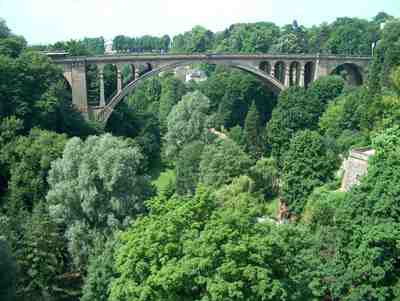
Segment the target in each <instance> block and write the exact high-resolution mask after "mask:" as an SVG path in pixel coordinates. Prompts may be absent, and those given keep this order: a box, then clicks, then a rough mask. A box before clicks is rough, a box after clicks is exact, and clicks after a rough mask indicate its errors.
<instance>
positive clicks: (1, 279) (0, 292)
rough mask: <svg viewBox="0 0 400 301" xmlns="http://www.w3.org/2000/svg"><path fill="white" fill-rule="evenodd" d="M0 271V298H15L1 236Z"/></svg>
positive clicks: (13, 276)
mask: <svg viewBox="0 0 400 301" xmlns="http://www.w3.org/2000/svg"><path fill="white" fill-rule="evenodd" d="M0 21H1V20H0ZM0 26H1V23H0ZM0 30H1V27H0ZM0 34H1V31H0ZM0 271H1V274H0V299H1V300H4V301H13V300H15V299H14V298H15V283H16V274H17V266H16V263H15V259H14V258H13V256H12V255H11V250H10V247H9V245H8V244H7V242H6V241H5V240H4V238H3V237H0Z"/></svg>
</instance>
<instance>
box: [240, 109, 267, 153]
mask: <svg viewBox="0 0 400 301" xmlns="http://www.w3.org/2000/svg"><path fill="white" fill-rule="evenodd" d="M262 134H263V128H262V126H261V118H260V114H259V113H258V111H257V107H256V105H255V103H254V102H253V104H252V105H251V107H250V110H249V111H248V112H247V115H246V120H245V122H244V135H245V139H246V150H247V152H248V153H249V154H250V155H251V156H252V157H253V158H256V159H258V158H260V157H261V156H262V155H263V153H264V141H263V135H262Z"/></svg>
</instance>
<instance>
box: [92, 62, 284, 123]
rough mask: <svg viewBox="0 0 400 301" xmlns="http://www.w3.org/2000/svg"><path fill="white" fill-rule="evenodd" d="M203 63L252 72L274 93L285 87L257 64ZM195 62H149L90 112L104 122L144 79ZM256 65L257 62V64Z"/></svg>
mask: <svg viewBox="0 0 400 301" xmlns="http://www.w3.org/2000/svg"><path fill="white" fill-rule="evenodd" d="M203 62H204V63H209V64H215V65H224V66H227V67H231V68H234V69H238V70H242V71H244V72H246V73H249V74H252V75H254V76H256V77H257V78H258V79H260V80H261V81H262V82H263V83H264V84H266V86H268V87H269V88H270V89H271V91H272V92H273V93H275V94H279V93H280V92H281V91H282V90H284V89H285V86H284V84H283V83H281V82H280V81H279V80H278V79H276V78H275V77H273V76H271V74H269V73H267V72H265V71H263V70H260V69H259V68H257V66H253V65H252V64H247V63H238V62H235V61H221V60H205V61H203ZM195 63H199V61H198V60H194V61H192V60H187V61H177V62H172V63H171V62H170V63H168V64H154V63H153V64H151V65H150V67H149V69H148V72H146V73H144V74H143V75H141V76H140V77H139V78H136V79H134V80H132V81H131V82H130V83H128V84H127V85H126V86H125V87H124V88H123V89H122V90H121V91H120V92H118V93H117V94H116V95H115V96H114V97H113V98H112V99H111V100H110V101H109V103H108V104H107V105H106V106H103V107H97V108H96V107H95V108H93V109H92V114H94V116H93V117H94V118H95V119H96V120H97V121H100V122H102V123H104V124H106V123H107V121H108V119H109V118H110V116H111V114H112V112H113V111H114V109H115V108H116V107H117V106H118V104H120V103H121V102H122V101H123V99H124V98H125V97H126V96H128V95H129V94H130V93H132V92H133V91H134V89H135V88H136V87H137V86H138V85H140V84H141V83H142V82H144V81H145V80H146V79H148V78H150V77H152V76H157V75H158V74H160V73H161V72H165V71H169V70H173V69H175V68H176V67H180V66H188V65H192V64H195ZM257 65H258V64H257Z"/></svg>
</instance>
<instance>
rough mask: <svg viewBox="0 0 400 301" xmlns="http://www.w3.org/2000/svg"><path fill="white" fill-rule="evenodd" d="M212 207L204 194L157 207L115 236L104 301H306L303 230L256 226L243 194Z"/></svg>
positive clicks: (249, 202)
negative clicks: (110, 276) (107, 297)
mask: <svg viewBox="0 0 400 301" xmlns="http://www.w3.org/2000/svg"><path fill="white" fill-rule="evenodd" d="M216 202H217V200H216V199H215V197H214V196H213V195H211V194H210V193H209V192H207V191H204V190H203V189H200V190H198V192H197V194H196V196H195V197H193V198H190V199H177V198H172V199H170V200H158V201H157V200H156V201H155V203H154V204H156V207H157V208H156V210H151V213H150V215H149V216H147V217H143V218H140V219H139V220H137V221H136V223H135V224H134V225H133V226H132V227H131V228H130V229H129V230H128V231H127V232H126V233H124V234H123V235H121V236H120V241H121V246H120V247H119V248H118V250H117V265H116V269H117V272H118V276H117V277H116V279H115V280H114V281H113V283H112V286H111V296H110V300H119V301H123V300H132V299H135V300H156V301H157V300H171V301H172V300H178V299H179V300H187V301H190V300H193V301H194V300H210V301H218V300H243V301H244V300H246V301H247V300H250V301H252V300H254V301H255V300H276V299H282V300H291V299H293V298H294V299H297V300H299V299H302V298H303V299H307V298H309V297H310V291H309V289H308V288H307V281H309V279H308V277H307V276H305V275H306V274H305V273H304V274H303V273H302V272H303V271H306V270H308V267H307V264H306V263H305V262H304V261H303V259H302V257H301V256H300V255H299V254H301V251H300V250H301V249H302V248H306V247H307V246H309V240H308V239H307V237H306V236H305V232H304V231H303V229H301V228H298V229H296V228H295V227H293V226H289V225H288V226H276V225H273V224H269V223H262V224H260V223H258V222H257V216H258V215H259V212H258V210H256V209H255V207H254V206H253V204H252V202H253V199H252V198H251V197H250V195H249V194H243V195H242V196H241V197H240V198H238V199H237V200H236V202H232V203H224V205H223V206H222V207H216V205H217V204H216ZM160 204H162V205H161V206H162V207H163V208H162V209H161V210H160V208H159V206H160ZM304 276H305V277H304Z"/></svg>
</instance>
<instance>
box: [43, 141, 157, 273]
mask: <svg viewBox="0 0 400 301" xmlns="http://www.w3.org/2000/svg"><path fill="white" fill-rule="evenodd" d="M142 160H143V155H142V154H141V152H140V149H139V148H138V147H137V146H136V144H135V142H134V141H132V140H128V139H126V140H123V139H121V138H116V137H113V136H111V135H109V134H107V135H104V136H101V137H97V136H91V137H89V138H88V139H87V140H86V141H84V142H83V141H81V140H80V139H79V138H72V139H70V140H69V141H68V143H67V145H66V147H65V150H64V153H63V157H62V158H61V159H58V160H56V161H55V162H53V164H52V169H51V171H50V173H49V178H48V181H49V184H50V190H49V192H48V194H47V201H48V202H49V203H50V212H51V214H52V216H53V218H55V219H56V220H57V221H58V222H60V223H62V224H64V225H66V226H67V233H66V235H67V236H68V237H69V248H70V251H71V252H72V255H75V256H74V260H75V261H76V262H75V263H76V264H77V266H79V267H84V266H85V263H84V262H85V261H86V260H87V256H88V248H89V246H90V245H91V243H92V242H93V240H94V239H95V237H96V235H97V232H99V233H103V232H104V233H111V232H112V230H115V229H117V228H121V227H124V226H126V225H127V224H128V223H129V222H130V221H131V220H132V219H133V218H134V217H135V215H137V214H139V213H142V212H143V211H144V204H143V202H144V200H145V199H146V198H148V197H149V196H150V195H151V194H152V188H151V186H150V184H149V179H148V177H147V176H146V175H143V174H141V172H140V171H141V162H142ZM81 260H83V261H84V262H83V263H82V262H80V261H81Z"/></svg>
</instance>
